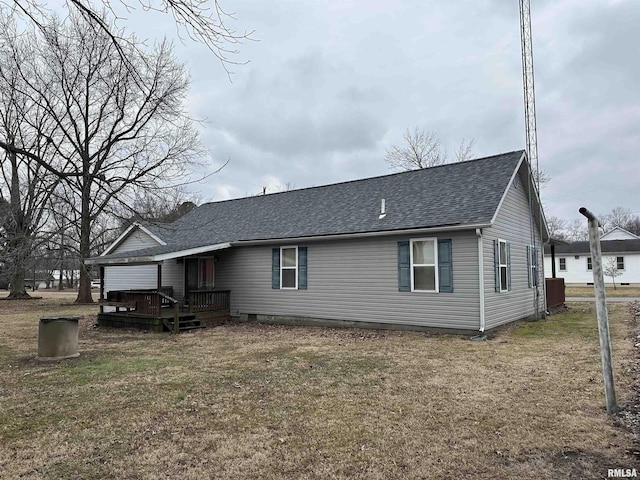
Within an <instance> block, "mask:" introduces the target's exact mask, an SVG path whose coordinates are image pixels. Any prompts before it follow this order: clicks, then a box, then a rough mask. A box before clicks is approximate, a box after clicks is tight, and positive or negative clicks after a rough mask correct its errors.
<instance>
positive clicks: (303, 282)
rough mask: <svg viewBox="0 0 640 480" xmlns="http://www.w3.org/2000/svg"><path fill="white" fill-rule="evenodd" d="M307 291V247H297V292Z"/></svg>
mask: <svg viewBox="0 0 640 480" xmlns="http://www.w3.org/2000/svg"><path fill="white" fill-rule="evenodd" d="M306 289H307V247H298V290H306Z"/></svg>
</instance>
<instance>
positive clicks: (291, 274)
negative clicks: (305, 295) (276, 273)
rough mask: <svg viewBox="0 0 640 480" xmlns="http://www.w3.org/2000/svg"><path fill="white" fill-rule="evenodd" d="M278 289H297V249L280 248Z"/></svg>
mask: <svg viewBox="0 0 640 480" xmlns="http://www.w3.org/2000/svg"><path fill="white" fill-rule="evenodd" d="M280 288H281V289H285V290H286V289H289V290H296V289H297V288H298V247H280Z"/></svg>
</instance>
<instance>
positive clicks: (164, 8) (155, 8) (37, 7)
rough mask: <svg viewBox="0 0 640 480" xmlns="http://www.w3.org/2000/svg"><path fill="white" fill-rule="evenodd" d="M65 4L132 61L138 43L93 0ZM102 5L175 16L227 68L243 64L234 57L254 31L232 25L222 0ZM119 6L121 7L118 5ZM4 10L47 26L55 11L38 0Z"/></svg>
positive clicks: (20, 0) (21, 0)
mask: <svg viewBox="0 0 640 480" xmlns="http://www.w3.org/2000/svg"><path fill="white" fill-rule="evenodd" d="M64 3H65V5H66V6H67V9H68V11H69V13H70V14H76V18H81V19H83V20H84V21H85V22H86V23H87V24H88V25H93V26H95V27H97V28H99V29H101V30H102V32H103V34H104V35H105V36H107V37H108V38H109V39H110V40H111V42H112V43H113V46H114V47H115V52H116V53H118V54H119V55H120V56H121V57H122V58H121V59H122V60H123V61H124V62H125V64H126V63H127V62H128V60H129V57H128V55H129V51H130V49H131V47H132V46H134V47H136V48H137V46H138V45H137V44H136V43H135V42H134V43H132V42H131V39H130V38H129V37H127V36H126V35H124V34H123V31H122V29H121V28H119V27H118V26H116V25H115V23H113V22H109V21H108V20H107V18H106V16H105V15H104V12H101V11H100V9H99V8H97V7H96V4H95V3H94V2H91V1H90V0H66V1H65V2H64ZM98 3H102V8H107V9H108V10H109V12H110V13H111V14H112V16H113V17H114V18H116V19H119V20H123V19H125V18H126V15H127V14H129V13H131V12H132V11H133V10H135V7H136V5H135V4H137V5H138V7H139V8H140V10H141V11H143V12H158V13H162V14H166V15H169V16H171V17H172V18H173V20H174V22H175V24H176V28H177V32H178V34H179V35H180V37H181V38H185V37H187V38H189V39H191V40H193V41H195V42H199V43H202V44H204V45H206V46H207V47H208V48H209V50H211V52H213V54H214V55H215V56H216V57H217V58H218V59H219V60H220V62H221V63H222V65H223V66H224V68H225V69H227V65H228V64H230V63H239V62H237V61H234V60H233V59H232V56H233V55H234V54H236V53H238V49H237V45H238V44H239V43H241V42H242V41H243V40H247V39H250V37H251V34H252V33H253V32H244V33H238V32H236V31H235V30H234V29H233V28H232V27H230V26H229V24H230V22H232V21H235V14H234V13H231V12H227V11H225V10H224V9H223V8H222V6H221V5H220V2H219V0H210V1H207V0H137V1H134V2H125V1H124V0H121V2H119V4H118V2H110V1H109V0H102V2H98ZM118 7H119V8H118ZM0 9H4V10H9V11H10V12H11V13H13V14H17V15H19V16H20V17H21V18H22V19H23V20H26V21H29V22H32V23H33V24H34V25H35V26H37V27H38V28H41V29H45V28H46V26H47V25H48V22H49V21H48V18H49V17H50V15H51V11H50V10H49V9H48V8H47V7H46V3H42V2H39V1H37V0H15V1H14V2H2V4H0Z"/></svg>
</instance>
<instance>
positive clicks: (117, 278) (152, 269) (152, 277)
mask: <svg viewBox="0 0 640 480" xmlns="http://www.w3.org/2000/svg"><path fill="white" fill-rule="evenodd" d="M157 279H158V265H156V264H148V265H123V266H113V267H105V268H104V292H105V295H106V293H107V292H109V291H110V290H132V289H138V288H156V287H157V286H158V280H157Z"/></svg>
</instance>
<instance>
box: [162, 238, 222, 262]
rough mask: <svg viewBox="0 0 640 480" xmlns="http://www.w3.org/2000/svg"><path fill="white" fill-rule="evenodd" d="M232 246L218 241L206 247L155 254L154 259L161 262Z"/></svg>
mask: <svg viewBox="0 0 640 480" xmlns="http://www.w3.org/2000/svg"><path fill="white" fill-rule="evenodd" d="M231 246H232V245H231V243H229V242H226V243H218V244H215V245H205V246H204V247H196V248H189V249H187V250H180V251H177V252H169V253H163V254H160V255H154V256H153V259H154V260H155V261H158V262H161V261H163V260H170V259H172V258H179V257H188V256H190V255H198V254H199V253H206V252H214V251H216V250H224V249H225V248H230V247H231Z"/></svg>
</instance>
